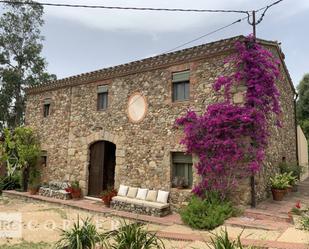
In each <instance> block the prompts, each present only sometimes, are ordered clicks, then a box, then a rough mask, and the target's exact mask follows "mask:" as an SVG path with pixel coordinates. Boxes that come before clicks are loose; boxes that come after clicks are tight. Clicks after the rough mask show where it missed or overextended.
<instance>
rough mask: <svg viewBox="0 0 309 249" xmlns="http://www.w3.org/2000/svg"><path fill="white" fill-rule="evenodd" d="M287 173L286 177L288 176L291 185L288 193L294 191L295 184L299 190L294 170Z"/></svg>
mask: <svg viewBox="0 0 309 249" xmlns="http://www.w3.org/2000/svg"><path fill="white" fill-rule="evenodd" d="M285 174H286V177H287V179H288V181H289V186H288V188H287V191H288V193H290V192H292V191H293V188H295V186H296V191H297V185H296V183H297V177H296V176H293V172H292V171H291V172H289V173H285ZM296 191H294V192H296Z"/></svg>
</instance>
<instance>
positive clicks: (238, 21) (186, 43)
mask: <svg viewBox="0 0 309 249" xmlns="http://www.w3.org/2000/svg"><path fill="white" fill-rule="evenodd" d="M245 19H247V17H244V18H242V19H238V20H236V21H234V22H232V23H230V24H228V25H225V26H223V27H221V28H218V29H215V30H213V31H211V32H208V33H206V34H204V35H202V36H199V37H197V38H195V39H193V40H190V41H188V42H185V43H183V44H181V45H179V46H177V47H174V48H172V49H169V50H167V51H165V52H163V54H166V53H169V52H172V51H174V50H176V49H178V48H181V47H184V46H186V45H188V44H190V43H192V42H195V41H198V40H200V39H202V38H204V37H206V36H209V35H212V34H214V33H217V32H219V31H221V30H223V29H226V28H228V27H231V26H233V25H234V24H236V23H240V22H241V21H243V20H245Z"/></svg>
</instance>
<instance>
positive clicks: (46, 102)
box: [43, 99, 51, 118]
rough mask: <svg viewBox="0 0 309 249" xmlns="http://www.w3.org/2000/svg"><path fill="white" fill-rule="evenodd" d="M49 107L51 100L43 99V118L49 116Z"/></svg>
mask: <svg viewBox="0 0 309 249" xmlns="http://www.w3.org/2000/svg"><path fill="white" fill-rule="evenodd" d="M50 105H51V100H50V99H45V100H44V106H43V115H44V117H45V118H46V117H48V116H49V115H50Z"/></svg>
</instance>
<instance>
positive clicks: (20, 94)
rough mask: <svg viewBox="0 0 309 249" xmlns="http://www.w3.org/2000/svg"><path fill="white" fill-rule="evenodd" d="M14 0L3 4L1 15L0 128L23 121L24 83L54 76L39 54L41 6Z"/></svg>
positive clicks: (22, 0)
mask: <svg viewBox="0 0 309 249" xmlns="http://www.w3.org/2000/svg"><path fill="white" fill-rule="evenodd" d="M17 1H18V3H7V4H3V6H4V13H3V14H2V15H1V17H0V83H1V88H0V129H1V130H2V129H3V128H4V127H9V128H15V127H17V126H19V125H22V124H23V120H24V111H25V94H24V89H25V88H26V87H29V86H34V85H37V84H39V83H42V82H45V81H48V80H52V79H55V78H56V76H55V75H50V74H48V73H47V72H46V61H45V59H44V58H43V57H42V55H41V52H42V48H43V46H42V41H43V39H44V37H43V36H42V35H41V31H40V28H41V27H42V25H43V24H44V20H43V6H41V5H39V4H37V3H35V2H33V1H31V0H26V1H24V0H17ZM14 2H16V1H14ZM24 2H26V3H31V4H23V3H24Z"/></svg>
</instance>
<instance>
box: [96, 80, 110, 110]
mask: <svg viewBox="0 0 309 249" xmlns="http://www.w3.org/2000/svg"><path fill="white" fill-rule="evenodd" d="M107 107H108V87H107V86H98V99H97V109H98V110H105V109H107Z"/></svg>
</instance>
